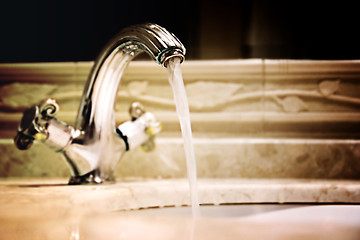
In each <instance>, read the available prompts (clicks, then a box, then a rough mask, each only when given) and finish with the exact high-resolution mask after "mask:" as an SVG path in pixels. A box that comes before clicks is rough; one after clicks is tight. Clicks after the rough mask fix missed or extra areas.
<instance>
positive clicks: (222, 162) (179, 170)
mask: <svg viewBox="0 0 360 240" xmlns="http://www.w3.org/2000/svg"><path fill="white" fill-rule="evenodd" d="M156 143H157V148H156V149H155V151H152V152H143V151H142V150H141V149H140V148H138V149H135V150H133V151H131V152H127V153H125V155H124V158H123V159H122V160H121V161H120V163H119V164H118V166H117V167H116V169H115V175H116V176H117V177H145V178H159V177H160V178H179V177H185V176H186V165H185V156H184V150H183V145H182V139H181V138H175V137H174V138H165V137H159V138H157V139H156ZM194 144H195V146H194V147H195V155H196V160H197V170H198V171H197V172H198V176H199V177H204V178H227V177H231V178H318V179H360V161H358V159H359V158H360V141H359V140H336V139H328V140H324V139H322V140H321V139H319V140H316V139H274V138H268V139H246V138H210V137H209V138H194ZM0 153H1V154H0V177H3V178H6V177H69V176H70V171H69V169H68V167H67V165H66V164H65V161H64V159H63V158H62V156H61V154H60V153H56V152H53V151H52V150H50V149H49V148H48V147H46V146H44V145H43V144H34V146H33V147H32V148H30V149H29V150H27V151H20V150H18V149H16V147H15V146H14V144H13V142H12V140H10V139H3V140H1V139H0Z"/></svg>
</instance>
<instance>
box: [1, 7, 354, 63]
mask: <svg viewBox="0 0 360 240" xmlns="http://www.w3.org/2000/svg"><path fill="white" fill-rule="evenodd" d="M354 4H355V3H354V2H349V3H348V2H346V1H342V2H334V3H330V2H326V3H323V2H316V1H315V3H314V1H306V0H305V1H295V2H294V1H270V0H262V1H261V0H252V1H251V0H223V1H214V0H194V1H191V2H189V1H184V2H181V4H180V5H179V6H176V7H174V4H169V1H163V0H160V1H156V3H154V2H153V1H143V2H142V1H136V2H133V1H117V0H101V1H100V0H86V1H85V0H82V1H80V0H79V1H73V0H62V1H55V2H53V1H52V2H49V1H41V0H38V1H25V0H21V1H20V3H19V1H16V2H15V1H6V2H5V3H2V6H1V9H2V10H3V11H2V14H1V15H0V22H1V23H0V24H1V31H2V38H1V39H0V51H1V55H0V62H49V61H50V62H52V61H89V60H94V59H95V58H96V56H97V54H98V52H99V51H100V49H101V48H102V47H103V46H104V45H105V44H106V42H107V41H108V40H109V39H110V38H111V37H112V36H113V35H115V34H116V33H117V32H119V31H120V30H121V29H122V28H124V27H126V26H128V25H132V24H137V23H144V22H155V23H157V24H159V25H162V26H164V27H165V28H167V29H169V30H170V31H171V32H173V33H175V34H176V35H177V36H178V38H179V39H181V41H182V42H183V43H184V45H185V46H186V47H187V49H188V54H187V59H219V58H222V59H224V58H225V59H226V58H292V59H360V47H359V44H358V43H359V42H360V37H359V36H358V34H356V32H357V31H356V30H357V23H358V19H357V8H356V7H355V6H354ZM175 5H176V3H175ZM19 6H21V7H19Z"/></svg>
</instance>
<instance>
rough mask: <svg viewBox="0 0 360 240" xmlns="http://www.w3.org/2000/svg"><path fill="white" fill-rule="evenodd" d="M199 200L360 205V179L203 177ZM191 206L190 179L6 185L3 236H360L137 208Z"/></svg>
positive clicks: (0, 221) (327, 227) (1, 193)
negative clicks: (95, 183) (70, 184)
mask: <svg viewBox="0 0 360 240" xmlns="http://www.w3.org/2000/svg"><path fill="white" fill-rule="evenodd" d="M199 198H200V202H201V203H202V204H226V203H242V204H244V203H264V202H272V203H285V202H302V203H304V202H308V203H325V202H326V203H329V202H330V203H339V202H342V203H344V202H346V203H360V182H359V181H345V180H343V181H334V180H333V181H331V180H294V179H293V180H291V179H273V180H269V179H199ZM188 203H189V196H188V184H187V181H186V180H185V179H165V180H161V179H157V180H155V179H147V180H146V179H127V180H121V181H120V180H119V181H118V182H117V183H115V184H106V185H99V186H93V185H92V186H91V185H89V186H67V185H66V179H24V178H23V179H8V180H2V181H1V182H0V213H1V214H0V239H24V237H25V238H26V239H119V237H120V239H144V237H146V239H239V238H241V239H263V238H266V239H304V238H306V239H324V238H325V239H358V238H357V237H359V236H360V231H359V229H358V228H355V227H354V226H344V225H341V224H340V225H339V224H336V223H331V222H327V223H326V224H325V223H321V222H319V223H316V224H315V225H314V224H311V225H310V224H306V223H301V224H294V223H285V222H283V223H274V222H271V223H264V222H262V223H254V222H247V221H238V220H234V219H222V218H216V219H212V218H200V219H196V220H194V219H191V218H189V217H181V216H157V215H147V214H143V213H142V212H141V211H140V212H139V211H133V210H135V209H141V208H149V207H152V208H153V207H166V206H167V207H171V206H182V205H187V204H188ZM131 209H133V210H132V211H129V210H131ZM194 226H195V228H194ZM194 229H195V230H194Z"/></svg>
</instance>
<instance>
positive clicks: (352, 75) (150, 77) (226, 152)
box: [0, 59, 360, 179]
mask: <svg viewBox="0 0 360 240" xmlns="http://www.w3.org/2000/svg"><path fill="white" fill-rule="evenodd" d="M92 64H93V63H92V62H84V63H28V64H0V138H1V139H0V154H1V156H0V177H14V176H28V177H31V176H35V177H41V176H53V177H56V176H61V177H63V176H68V175H69V171H68V169H67V167H66V164H65V162H64V161H63V160H62V159H61V156H60V154H57V153H54V152H52V151H51V150H49V149H47V148H46V147H45V146H42V145H41V144H35V146H33V147H32V148H31V149H30V150H28V151H25V152H22V151H19V150H17V149H15V147H14V146H13V145H12V143H11V138H12V137H13V136H14V134H15V132H16V128H17V125H18V123H19V121H20V118H21V115H22V111H24V110H25V109H26V108H27V107H29V106H32V105H34V104H38V103H39V102H40V101H41V100H43V99H44V98H48V97H53V98H55V99H57V100H58V102H59V103H60V107H61V110H60V113H59V116H58V117H59V119H61V120H63V121H65V122H67V123H68V124H73V122H74V120H75V117H76V112H77V109H78V106H79V103H80V98H81V95H82V91H83V87H84V84H85V82H86V78H87V76H88V73H89V71H90V68H91V66H92ZM183 74H184V81H185V85H186V90H187V94H188V97H189V104H190V109H191V118H192V127H193V131H194V136H195V145H196V146H195V151H196V155H197V161H198V174H199V176H200V177H221V178H223V177H234V178H235V177H246V178H256V177H260V178H294V177H295V178H352V179H359V178H360V160H359V159H360V145H359V144H360V140H358V139H359V138H360V125H359V123H360V84H359V81H360V62H359V61H310V60H302V61H295V60H261V59H251V60H226V61H187V62H185V63H184V64H183ZM135 100H136V101H140V102H142V103H143V104H144V105H145V107H146V108H147V110H148V111H152V112H153V113H154V114H155V115H156V116H157V118H158V119H159V120H160V121H161V122H162V123H163V126H164V127H163V132H162V133H161V134H160V136H159V138H158V140H157V144H158V147H157V149H156V150H155V151H154V152H151V153H143V152H142V151H141V150H140V149H137V150H135V151H134V152H131V153H127V154H126V156H125V157H124V159H123V160H122V161H121V162H120V164H119V165H118V167H117V169H116V175H117V176H118V177H149V178H157V177H161V178H168V177H184V176H185V174H186V170H185V161H184V156H183V150H182V146H181V141H180V138H179V124H178V122H177V118H176V114H175V107H174V103H173V99H172V93H171V89H170V86H169V84H168V83H167V74H166V71H165V70H164V69H162V68H161V67H159V66H157V65H156V64H154V63H152V62H144V61H134V62H132V63H131V64H130V66H129V68H128V70H127V72H126V74H125V76H124V79H123V82H122V86H121V87H120V90H119V93H118V101H117V104H116V119H117V122H122V121H125V120H128V119H129V117H128V114H127V108H128V106H129V104H130V103H131V102H132V101H135Z"/></svg>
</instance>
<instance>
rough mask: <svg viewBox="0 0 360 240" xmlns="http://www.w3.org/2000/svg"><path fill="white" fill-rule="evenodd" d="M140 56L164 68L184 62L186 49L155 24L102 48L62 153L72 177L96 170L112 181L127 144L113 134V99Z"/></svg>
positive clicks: (128, 31)
mask: <svg viewBox="0 0 360 240" xmlns="http://www.w3.org/2000/svg"><path fill="white" fill-rule="evenodd" d="M141 52H146V53H147V54H148V55H150V57H152V58H153V59H154V60H155V61H156V62H158V63H159V64H161V65H163V66H164V67H166V64H167V62H168V60H169V59H170V58H173V57H178V58H180V59H181V61H183V60H184V55H185V47H184V46H183V45H182V43H181V42H180V41H179V40H178V39H177V38H176V37H175V36H174V35H173V34H172V33H170V32H168V31H167V30H166V29H164V28H162V27H160V26H158V25H156V24H143V25H135V26H132V27H128V28H125V29H124V30H123V31H121V32H120V33H119V34H118V35H116V36H115V37H114V38H113V39H112V40H111V41H110V42H109V43H108V44H107V45H106V46H105V48H104V49H103V50H102V52H101V53H100V55H99V57H98V58H97V61H96V62H95V65H94V66H93V69H92V71H91V73H90V76H89V78H88V81H87V84H86V86H85V89H84V94H83V97H82V101H81V104H80V109H79V112H78V116H77V119H76V123H75V130H76V131H77V133H78V136H76V137H75V138H74V139H73V140H72V143H71V144H70V145H69V146H68V147H67V148H66V149H65V151H64V154H65V156H66V158H67V160H68V162H69V163H70V165H71V166H72V167H73V170H74V172H75V174H74V175H75V176H76V175H79V176H80V175H83V174H85V173H88V172H91V171H92V170H94V169H98V170H99V171H97V172H100V174H101V178H103V179H108V178H110V179H111V178H112V172H113V169H114V168H115V165H116V164H117V162H118V160H119V159H120V158H121V155H122V154H123V153H124V152H125V149H126V143H125V144H124V141H123V139H121V138H120V137H119V136H118V134H117V133H116V127H115V114H114V105H115V100H116V95H117V92H118V88H119V85H120V82H121V78H122V75H123V73H124V71H125V69H126V67H127V66H128V64H129V62H130V61H131V60H132V59H133V58H134V57H135V56H137V55H138V54H139V53H141ZM75 166H76V167H75Z"/></svg>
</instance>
